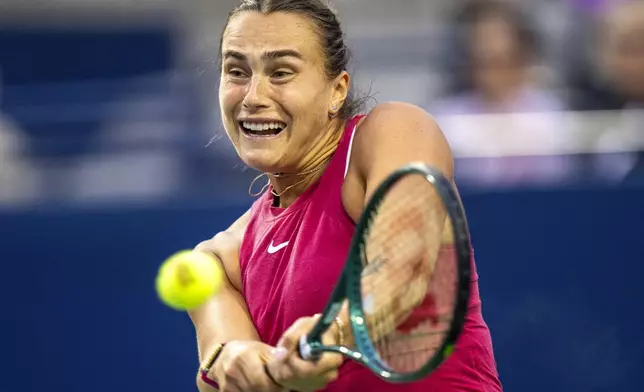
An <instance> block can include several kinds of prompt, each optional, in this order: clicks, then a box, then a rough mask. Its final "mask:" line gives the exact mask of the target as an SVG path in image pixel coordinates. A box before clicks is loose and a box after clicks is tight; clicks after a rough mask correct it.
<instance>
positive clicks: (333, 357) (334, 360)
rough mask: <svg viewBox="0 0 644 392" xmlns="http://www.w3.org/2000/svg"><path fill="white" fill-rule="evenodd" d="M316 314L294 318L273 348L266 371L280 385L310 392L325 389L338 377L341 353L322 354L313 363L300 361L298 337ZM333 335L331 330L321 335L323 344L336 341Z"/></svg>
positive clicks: (317, 317) (310, 323)
mask: <svg viewBox="0 0 644 392" xmlns="http://www.w3.org/2000/svg"><path fill="white" fill-rule="evenodd" d="M319 317H320V316H319V315H316V316H313V317H303V318H300V319H298V320H297V321H295V323H293V325H292V326H291V327H290V328H289V329H287V330H286V332H284V335H282V337H281V338H280V341H279V342H278V344H277V347H276V348H275V349H274V350H273V358H272V359H271V360H270V361H269V362H268V363H267V371H268V372H269V374H270V375H271V377H273V379H274V380H275V381H276V382H277V383H278V384H280V385H281V386H282V387H283V388H286V389H288V390H291V391H299V392H312V391H317V390H320V389H323V388H325V387H326V386H327V385H328V384H329V383H330V382H331V381H333V380H335V379H336V378H337V377H338V368H339V367H340V365H342V362H343V358H342V355H340V354H331V353H324V354H323V355H322V356H321V357H320V359H319V360H317V361H315V362H313V361H305V360H303V359H302V358H300V355H299V353H298V344H299V340H300V337H301V336H302V335H305V334H307V333H308V332H309V331H311V329H312V328H313V326H314V325H315V323H316V322H317V320H318V319H319ZM334 335H335V334H333V333H332V332H331V331H329V332H327V333H326V334H325V335H324V336H323V338H322V341H323V343H324V344H336V343H337V342H336V341H335V340H336V339H334Z"/></svg>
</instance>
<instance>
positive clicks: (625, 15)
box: [573, 0, 644, 182]
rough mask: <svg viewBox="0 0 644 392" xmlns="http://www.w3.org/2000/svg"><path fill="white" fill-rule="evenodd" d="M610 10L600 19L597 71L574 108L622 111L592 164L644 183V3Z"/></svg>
mask: <svg viewBox="0 0 644 392" xmlns="http://www.w3.org/2000/svg"><path fill="white" fill-rule="evenodd" d="M614 3H616V4H614ZM610 5H612V7H608V6H610ZM604 6H605V7H606V8H605V12H604V13H603V14H602V15H600V17H599V18H598V19H597V20H596V26H595V27H596V29H595V30H596V34H595V36H594V38H595V42H596V45H595V51H594V53H592V55H591V60H592V62H591V63H590V64H591V65H593V67H594V68H593V69H592V71H593V72H592V73H591V74H590V75H586V79H583V78H582V79H581V80H580V82H579V83H578V88H579V90H578V92H577V94H574V95H573V97H574V100H573V108H574V109H577V110H619V111H621V114H616V115H615V116H614V119H615V120H614V121H612V122H611V124H610V126H608V127H607V128H606V129H605V131H604V133H603V135H602V136H601V137H600V138H599V139H598V140H597V143H596V148H597V150H598V151H603V152H605V154H601V155H597V156H595V157H591V159H589V160H588V162H587V165H589V167H590V169H591V170H592V171H593V172H594V173H595V174H596V175H597V176H599V177H600V178H602V179H603V180H610V181H615V182H622V181H634V182H642V180H643V179H644V153H643V152H642V148H643V147H644V143H643V141H644V132H642V124H643V123H644V2H643V1H641V0H637V1H613V2H612V3H611V4H604ZM582 75H583V74H582ZM589 76H590V77H589ZM638 150H639V151H638Z"/></svg>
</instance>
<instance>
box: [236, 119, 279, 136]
mask: <svg viewBox="0 0 644 392" xmlns="http://www.w3.org/2000/svg"><path fill="white" fill-rule="evenodd" d="M239 128H240V129H241V131H242V132H243V133H244V134H246V135H248V136H251V137H271V136H276V135H278V134H279V133H280V132H282V131H283V130H284V128H286V124H285V123H283V122H281V121H270V122H266V121H262V122H258V121H251V120H248V121H240V122H239Z"/></svg>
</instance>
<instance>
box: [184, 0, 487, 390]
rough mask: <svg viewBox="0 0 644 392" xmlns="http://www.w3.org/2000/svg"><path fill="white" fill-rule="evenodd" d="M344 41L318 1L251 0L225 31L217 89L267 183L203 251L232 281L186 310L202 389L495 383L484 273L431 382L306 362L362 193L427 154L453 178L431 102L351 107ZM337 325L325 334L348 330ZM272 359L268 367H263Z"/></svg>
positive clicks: (248, 158) (229, 127)
mask: <svg viewBox="0 0 644 392" xmlns="http://www.w3.org/2000/svg"><path fill="white" fill-rule="evenodd" d="M347 63H348V53H347V48H346V46H345V44H344V40H343V33H342V31H341V29H340V26H339V23H338V21H337V19H336V16H335V14H334V13H333V12H332V11H331V10H330V9H329V8H328V7H327V6H326V5H325V4H324V3H323V2H322V1H320V0H273V1H270V0H244V1H242V3H241V5H240V6H238V7H237V9H235V10H234V11H233V12H232V13H231V15H230V17H229V20H228V22H227V25H226V28H225V30H224V33H223V35H222V40H221V66H222V69H221V83H220V91H219V98H220V103H221V112H222V118H223V122H224V126H225V128H226V132H227V133H228V136H229V137H230V140H231V141H232V143H233V145H234V146H235V149H236V150H237V153H238V154H239V156H240V157H241V159H242V160H243V161H244V162H245V163H246V164H247V165H249V166H250V167H253V168H255V169H257V170H259V171H261V172H263V173H267V176H268V178H269V183H268V184H267V189H266V190H265V192H263V193H262V194H261V196H259V198H258V200H257V201H256V202H255V203H254V204H253V206H252V207H251V209H250V210H249V211H248V212H246V213H245V214H244V215H243V216H242V217H240V218H239V219H238V220H237V221H236V222H235V223H233V224H232V225H231V226H230V228H228V229H227V230H225V231H224V232H221V233H219V234H217V235H216V236H215V237H214V238H212V239H211V240H209V241H205V242H203V243H201V244H199V245H198V246H197V247H196V249H197V250H199V251H203V252H208V253H212V254H214V255H216V256H217V257H218V259H219V260H221V264H222V267H223V268H224V270H225V272H226V275H227V277H228V281H227V282H226V284H225V285H224V287H223V289H222V290H221V292H220V294H219V295H218V296H217V297H216V298H212V299H211V300H210V301H209V302H208V303H207V304H205V305H204V306H202V307H201V308H199V309H198V310H195V311H193V312H191V313H190V316H191V318H192V320H193V322H194V325H195V328H196V331H197V338H198V348H199V355H200V359H201V361H202V363H203V364H204V365H203V368H205V369H206V371H204V372H202V373H200V375H199V376H198V380H197V384H198V387H199V389H200V391H202V392H205V391H212V390H215V389H216V388H219V389H220V390H223V391H280V390H297V391H313V390H320V389H325V390H327V391H360V390H364V391H371V390H378V391H421V390H422V391H427V390H437V391H438V390H440V391H457V390H476V391H482V390H485V391H497V390H500V384H499V382H498V378H497V374H496V369H495V364H494V359H493V355H492V347H491V340H490V335H489V332H488V329H487V326H486V325H485V323H484V322H483V319H482V317H481V311H480V301H479V299H478V291H477V290H476V282H473V288H474V289H475V290H474V292H473V295H472V301H471V304H472V305H471V309H470V315H469V319H468V322H467V325H466V327H465V332H464V334H463V336H462V338H461V339H460V344H459V347H458V350H457V351H456V352H455V353H454V354H453V356H452V357H450V359H449V360H448V361H446V362H445V363H444V364H443V365H442V366H441V368H440V370H438V371H437V372H435V373H434V374H432V376H431V377H429V378H427V379H426V380H425V381H422V382H418V383H416V384H411V385H394V384H387V383H385V382H384V381H381V380H380V379H378V378H377V377H376V376H374V375H372V374H371V373H370V372H369V371H368V370H367V369H365V368H363V367H361V366H359V365H357V364H355V363H352V362H346V363H344V364H343V360H342V358H341V357H339V356H338V355H331V354H327V355H324V356H323V357H322V359H321V360H320V361H318V362H316V363H311V362H307V361H303V360H301V359H299V357H298V356H297V353H296V352H295V347H296V342H297V339H298V338H299V336H301V335H302V334H303V333H305V332H307V331H308V330H309V329H310V328H311V326H312V325H313V323H314V322H315V320H316V317H315V316H312V315H314V314H316V313H318V312H321V311H322V310H323V308H324V305H325V303H326V301H327V299H328V298H329V296H330V293H331V290H332V289H333V286H334V285H335V282H336V281H337V278H338V276H339V274H340V271H341V270H342V266H343V264H344V260H345V257H346V254H347V251H348V247H349V242H350V239H351V235H352V234H353V231H354V224H355V222H356V220H357V219H358V218H359V216H360V213H361V211H362V209H363V206H364V203H365V200H368V198H369V197H370V195H371V193H372V192H373V190H374V188H375V187H376V186H377V185H378V184H379V183H380V182H381V181H382V180H383V179H384V178H385V177H386V176H387V175H388V174H389V173H391V172H392V171H393V170H395V169H397V168H398V167H400V166H402V165H403V164H405V163H408V162H409V161H425V162H427V163H429V164H431V165H433V166H436V167H438V168H439V169H441V170H442V171H443V172H444V173H445V174H446V175H448V176H451V175H452V173H453V164H452V157H451V154H450V150H449V147H448V145H447V143H446V141H445V139H444V138H443V135H442V133H441V131H440V130H439V128H438V127H437V125H436V124H435V123H434V121H433V120H432V119H431V117H430V116H429V115H427V113H425V112H424V111H423V110H421V109H419V108H417V107H414V106H411V105H407V104H402V103H388V104H383V105H378V106H377V107H376V108H374V109H373V110H372V111H371V112H370V113H369V114H368V115H367V116H353V113H352V111H353V109H354V108H355V101H353V100H352V99H351V95H350V89H349V81H350V79H349V74H348V73H347V72H346V69H347V65H348V64H347ZM340 328H346V323H344V326H341V324H340V323H336V324H335V326H334V328H332V329H331V330H330V331H329V332H328V333H327V335H326V336H325V339H326V340H327V341H328V342H337V341H338V339H339V338H340V336H341V335H343V336H347V335H348V334H349V331H348V330H347V331H346V332H342V331H340V330H339V329H340ZM264 364H267V367H266V370H267V371H265V368H264Z"/></svg>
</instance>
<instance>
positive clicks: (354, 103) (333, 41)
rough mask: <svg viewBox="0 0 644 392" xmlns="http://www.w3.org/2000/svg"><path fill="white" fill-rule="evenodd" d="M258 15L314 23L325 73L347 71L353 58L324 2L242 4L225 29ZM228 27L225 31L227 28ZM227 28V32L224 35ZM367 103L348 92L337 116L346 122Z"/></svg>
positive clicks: (257, 1) (259, 1)
mask: <svg viewBox="0 0 644 392" xmlns="http://www.w3.org/2000/svg"><path fill="white" fill-rule="evenodd" d="M246 11H250V12H259V13H262V14H271V13H273V12H287V13H297V14H301V15H304V16H306V17H308V18H309V19H311V21H312V22H313V23H314V24H315V26H316V32H317V34H318V35H319V37H320V44H321V50H322V52H323V54H324V58H325V71H326V74H327V77H328V78H329V79H333V78H335V77H336V76H338V75H340V73H342V71H345V70H347V68H348V66H349V62H350V60H351V55H350V53H349V49H348V48H347V46H346V44H345V42H344V33H343V31H342V28H341V27H340V22H339V21H338V17H337V15H336V14H335V12H334V11H333V10H332V9H331V8H330V7H329V6H328V5H327V4H325V2H324V1H322V0H242V1H241V3H240V4H239V5H238V6H237V7H236V8H235V9H234V10H232V12H231V13H230V14H229V15H228V19H227V20H226V27H228V23H229V22H230V19H232V17H234V16H235V15H237V14H240V13H242V12H246ZM226 27H225V28H226ZM225 28H224V31H225ZM222 42H223V33H222V35H221V40H220V42H219V47H220V50H219V56H220V59H219V64H221V45H222ZM364 101H365V99H356V98H355V97H354V94H353V92H352V89H349V92H348V95H347V98H346V100H345V101H344V104H343V105H342V107H341V108H340V111H339V112H338V116H339V117H340V118H341V119H343V120H346V119H348V118H350V117H352V116H353V115H355V114H357V113H358V112H359V111H360V110H361V109H362V106H363V104H364Z"/></svg>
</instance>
